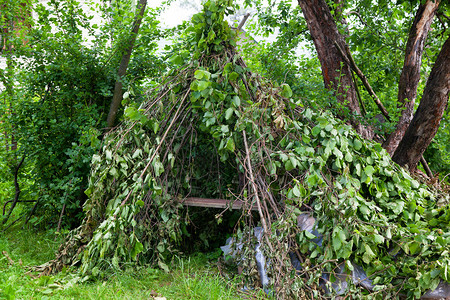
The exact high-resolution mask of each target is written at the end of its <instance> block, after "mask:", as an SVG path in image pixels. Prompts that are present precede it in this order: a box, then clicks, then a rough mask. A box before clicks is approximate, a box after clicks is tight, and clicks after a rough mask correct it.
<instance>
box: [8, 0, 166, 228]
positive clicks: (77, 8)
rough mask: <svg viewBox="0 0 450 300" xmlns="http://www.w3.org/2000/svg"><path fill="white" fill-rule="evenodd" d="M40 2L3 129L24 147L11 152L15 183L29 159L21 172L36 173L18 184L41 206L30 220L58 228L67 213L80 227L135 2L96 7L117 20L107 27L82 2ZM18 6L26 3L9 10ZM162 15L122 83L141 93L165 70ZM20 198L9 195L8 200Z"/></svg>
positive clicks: (20, 55) (145, 32) (151, 24)
mask: <svg viewBox="0 0 450 300" xmlns="http://www.w3.org/2000/svg"><path fill="white" fill-rule="evenodd" d="M33 4H34V12H35V13H36V15H37V19H36V20H35V21H34V22H33V21H32V20H30V22H33V26H30V27H26V28H24V29H22V30H23V31H24V32H25V36H26V39H27V42H26V43H25V44H24V43H23V40H22V44H18V43H16V44H15V45H14V52H13V56H12V57H11V58H10V60H11V64H12V66H13V68H12V69H13V70H14V73H10V74H8V73H7V74H5V80H4V82H5V81H7V80H10V81H11V88H10V91H8V92H9V93H8V92H4V93H2V97H3V99H4V102H3V103H2V107H1V109H2V111H3V112H4V113H2V119H4V121H6V122H5V123H4V124H2V127H3V128H4V130H5V132H8V133H9V134H10V135H12V136H13V139H14V142H15V143H16V144H17V145H18V147H17V149H16V150H15V153H13V152H9V153H8V152H6V153H5V154H4V155H5V156H9V157H11V155H15V156H16V157H17V158H16V160H13V161H11V167H10V169H11V171H10V172H9V178H11V177H12V174H13V172H14V169H15V168H16V167H17V163H18V162H19V161H20V158H22V157H24V156H25V164H24V166H22V169H21V170H20V171H23V170H25V169H29V170H30V171H29V172H27V173H26V174H27V176H28V177H25V176H24V173H20V174H21V176H19V180H18V182H19V183H21V184H22V185H21V188H22V189H23V190H24V191H25V193H22V198H21V200H24V199H27V200H30V199H33V200H35V201H38V205H36V207H35V208H34V209H33V211H32V213H33V214H34V215H35V217H34V218H33V219H31V221H32V222H33V223H35V224H39V223H41V222H42V223H43V224H47V225H51V226H56V224H57V222H58V218H55V215H58V214H61V217H62V216H65V217H64V218H62V220H63V222H64V223H63V225H64V226H68V227H73V226H75V225H78V224H79V222H80V221H81V219H82V217H83V215H82V210H81V208H82V205H83V203H84V201H85V199H86V196H85V194H84V190H85V189H86V187H87V177H88V174H89V171H90V163H91V158H92V155H93V154H94V153H96V152H97V151H98V150H99V148H100V143H101V137H102V134H103V131H104V127H105V120H106V114H107V112H108V109H109V105H110V101H111V100H110V99H111V96H112V90H113V87H114V82H115V81H116V76H117V66H118V62H119V60H120V56H121V55H122V52H123V49H124V48H125V47H126V46H127V45H125V43H126V41H127V40H128V35H129V34H130V25H131V23H132V20H133V16H134V15H133V10H132V8H133V3H132V1H117V2H115V5H114V6H110V5H106V3H105V4H102V5H101V6H99V7H97V8H95V7H92V9H95V12H96V13H97V14H99V15H103V17H104V18H103V20H110V21H109V22H104V23H101V24H94V23H93V22H92V18H93V17H92V15H90V14H88V13H89V12H86V11H84V10H83V7H81V5H80V3H78V2H76V1H71V0H68V1H49V2H48V3H46V4H45V5H44V4H38V3H33V2H30V3H29V4H28V5H29V6H30V7H31V6H33ZM14 5H16V7H17V6H18V5H19V4H18V3H15V4H14V3H12V4H10V5H9V7H11V8H13V7H14ZM19 7H22V6H19ZM156 14H157V12H156V11H155V10H151V9H149V10H148V11H147V14H146V15H145V17H144V20H143V26H142V28H141V32H140V33H141V34H140V35H139V38H138V40H137V43H136V47H135V52H134V55H133V58H132V61H131V64H130V70H129V73H128V77H126V78H122V80H123V81H124V83H125V84H124V86H125V87H126V88H127V89H130V90H132V91H133V92H135V93H142V92H141V89H142V86H143V84H144V81H143V80H144V77H145V78H151V77H153V76H156V75H157V74H158V72H160V71H162V70H163V69H164V66H163V64H162V62H161V60H160V59H158V58H156V57H155V56H154V51H155V49H156V46H157V44H156V43H155V40H156V39H157V38H159V37H160V36H161V34H162V33H161V31H160V30H159V29H158V28H157V21H156V20H155V18H154V17H155V15H156ZM100 20H102V19H100ZM16 27H17V25H16ZM88 37H89V39H90V41H89V43H88V42H87V39H88ZM7 41H8V42H11V43H12V42H13V41H15V39H14V40H12V41H9V40H7ZM144 57H145V59H144ZM156 66H158V67H156ZM6 126H9V127H6ZM5 142H6V143H8V142H9V143H11V141H5ZM2 150H3V149H2ZM2 178H4V177H2ZM26 178H29V179H28V181H25V179H26ZM13 195H14V194H13V193H9V194H5V201H6V200H12V199H13V198H14V196H13ZM25 204H30V203H28V202H26V203H25ZM25 207H30V208H31V207H32V206H25ZM24 213H26V214H27V213H29V210H28V209H25V210H24Z"/></svg>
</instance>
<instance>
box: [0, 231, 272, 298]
mask: <svg viewBox="0 0 450 300" xmlns="http://www.w3.org/2000/svg"><path fill="white" fill-rule="evenodd" d="M60 241H61V239H57V240H56V241H55V235H54V234H52V232H51V231H48V232H36V231H33V230H31V229H30V230H21V229H13V230H12V231H8V232H6V233H0V252H3V251H6V252H7V253H8V255H9V256H10V257H11V259H12V260H13V261H14V264H13V265H11V264H10V263H9V261H8V259H7V258H6V257H5V256H4V255H3V254H0V299H95V300H98V299H153V298H154V297H165V298H166V299H167V300H169V299H242V298H243V296H244V295H243V294H242V293H239V288H238V287H237V285H236V284H235V283H233V282H230V281H227V280H226V279H224V278H223V277H222V276H221V275H220V274H219V270H218V268H217V266H216V263H215V262H214V261H210V260H208V258H207V256H206V255H204V254H197V255H194V256H191V257H183V258H177V259H175V260H174V261H173V263H172V265H171V266H170V269H171V272H169V273H165V272H164V271H162V270H159V269H155V268H151V267H139V268H130V269H129V270H127V271H123V272H120V273H116V274H113V275H112V276H110V277H109V278H107V279H104V280H97V281H94V282H84V283H80V280H79V279H80V278H79V276H78V274H77V273H76V272H73V271H65V272H62V273H60V274H57V275H55V276H42V277H40V278H35V276H30V273H28V274H27V272H29V267H28V266H36V265H39V264H42V263H45V262H47V261H48V260H50V259H52V258H54V253H55V250H56V249H57V248H58V245H59V243H60ZM19 260H20V261H21V262H22V265H21V264H20V263H19ZM31 275H36V273H31ZM255 296H256V297H257V298H259V299H263V298H264V295H263V294H262V293H261V292H259V296H257V295H255Z"/></svg>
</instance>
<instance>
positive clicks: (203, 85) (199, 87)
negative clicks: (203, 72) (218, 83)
mask: <svg viewBox="0 0 450 300" xmlns="http://www.w3.org/2000/svg"><path fill="white" fill-rule="evenodd" d="M208 86H209V81H203V80H201V81H198V83H197V90H198V91H203V90H205V89H206V88H207V87H208Z"/></svg>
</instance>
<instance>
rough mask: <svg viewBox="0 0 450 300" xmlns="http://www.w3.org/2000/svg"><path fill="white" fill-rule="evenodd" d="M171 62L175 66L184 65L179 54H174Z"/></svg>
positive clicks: (170, 59)
mask: <svg viewBox="0 0 450 300" xmlns="http://www.w3.org/2000/svg"><path fill="white" fill-rule="evenodd" d="M169 61H170V62H171V63H173V64H175V65H181V64H183V58H182V57H181V56H179V55H177V54H174V55H173V56H172V57H171V58H169ZM191 74H192V73H191Z"/></svg>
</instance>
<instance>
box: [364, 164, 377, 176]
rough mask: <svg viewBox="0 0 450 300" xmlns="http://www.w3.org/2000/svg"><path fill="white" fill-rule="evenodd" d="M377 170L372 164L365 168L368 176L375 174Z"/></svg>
mask: <svg viewBox="0 0 450 300" xmlns="http://www.w3.org/2000/svg"><path fill="white" fill-rule="evenodd" d="M374 172H375V169H374V168H373V167H372V166H366V167H365V168H364V173H366V175H367V176H368V177H371V176H372V175H373V173H374Z"/></svg>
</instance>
